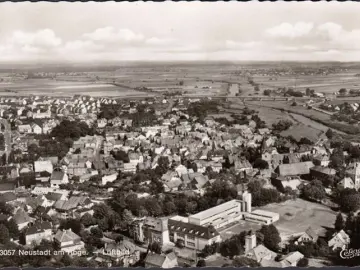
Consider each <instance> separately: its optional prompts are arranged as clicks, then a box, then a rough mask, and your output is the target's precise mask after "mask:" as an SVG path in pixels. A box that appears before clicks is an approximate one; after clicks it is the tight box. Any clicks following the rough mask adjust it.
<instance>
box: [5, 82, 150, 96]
mask: <svg viewBox="0 0 360 270" xmlns="http://www.w3.org/2000/svg"><path fill="white" fill-rule="evenodd" d="M29 94H33V95H54V96H73V95H74V94H83V95H91V96H103V97H105V96H139V95H145V94H144V92H140V91H135V90H132V89H128V88H124V87H118V86H114V85H111V84H106V83H91V82H90V83H89V82H79V81H56V80H50V79H29V80H23V81H19V82H13V83H2V84H0V95H2V96H14V95H19V96H22V95H29Z"/></svg>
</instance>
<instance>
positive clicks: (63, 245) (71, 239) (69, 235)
mask: <svg viewBox="0 0 360 270" xmlns="http://www.w3.org/2000/svg"><path fill="white" fill-rule="evenodd" d="M54 241H55V242H57V243H58V244H59V245H60V249H61V250H62V251H65V252H72V251H75V250H81V249H83V248H84V247H85V244H84V242H82V241H81V237H80V236H78V235H77V234H76V233H74V232H73V231H72V230H71V229H69V230H58V231H57V233H56V234H55V236H54Z"/></svg>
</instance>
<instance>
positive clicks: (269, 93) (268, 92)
mask: <svg viewBox="0 0 360 270" xmlns="http://www.w3.org/2000/svg"><path fill="white" fill-rule="evenodd" d="M271 92H272V91H271V90H270V89H265V90H264V92H263V93H264V96H270V95H271Z"/></svg>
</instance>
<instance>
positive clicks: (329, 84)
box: [253, 70, 360, 95]
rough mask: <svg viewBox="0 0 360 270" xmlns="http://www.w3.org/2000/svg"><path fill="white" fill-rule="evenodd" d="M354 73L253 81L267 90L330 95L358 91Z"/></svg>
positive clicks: (257, 77)
mask: <svg viewBox="0 0 360 270" xmlns="http://www.w3.org/2000/svg"><path fill="white" fill-rule="evenodd" d="M357 73H358V72H356V71H353V70H352V71H349V72H342V73H336V74H329V75H299V76H295V75H292V76H280V77H276V79H275V80H270V78H273V77H268V76H254V77H253V78H254V81H255V82H256V83H259V84H260V85H262V86H264V87H268V88H269V89H274V88H275V89H277V88H278V87H287V88H288V87H292V88H296V90H299V91H305V89H306V88H311V89H314V90H315V91H316V92H322V93H326V94H328V95H331V94H333V93H335V92H338V91H339V90H340V89H341V88H346V89H360V78H359V77H355V74H357Z"/></svg>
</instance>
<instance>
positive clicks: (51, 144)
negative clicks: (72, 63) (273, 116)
mask: <svg viewBox="0 0 360 270" xmlns="http://www.w3.org/2000/svg"><path fill="white" fill-rule="evenodd" d="M223 102H224V101H222V100H212V99H211V98H202V99H200V98H181V97H180V98H178V97H168V98H166V97H165V98H164V97H149V98H144V99H137V100H131V99H116V98H105V97H103V98H95V97H90V96H79V95H76V96H74V97H72V98H65V97H63V98H56V97H45V96H29V97H26V98H23V97H2V98H0V117H1V120H0V125H1V136H0V144H1V145H0V171H1V174H0V175H1V181H0V245H1V249H0V255H1V257H0V265H1V266H2V267H7V266H19V267H26V266H32V267H50V266H51V267H65V266H78V267H116V266H125V267H138V266H140V267H146V268H150V267H160V268H172V267H177V266H182V267H188V266H197V267H205V266H218V267H222V266H236V267H240V266H251V267H257V266H267V267H290V266H302V267H306V266H317V264H316V263H318V262H319V261H320V262H321V263H322V264H321V265H322V266H324V265H344V264H346V265H348V266H351V265H356V263H357V262H356V260H357V258H353V259H351V260H342V259H341V258H340V257H339V253H340V251H341V250H344V249H347V248H349V247H354V248H355V247H356V245H357V243H359V241H358V237H359V234H358V232H359V229H360V222H359V221H360V219H359V218H358V215H357V213H358V211H359V209H360V194H359V193H358V189H359V187H360V162H359V159H360V148H359V145H358V144H357V143H354V142H351V141H349V140H347V139H346V138H344V137H342V136H341V134H337V133H336V132H334V131H332V130H331V129H329V130H328V131H327V132H324V133H323V134H321V135H320V136H319V137H318V138H317V139H316V140H315V141H312V140H309V139H308V138H301V139H300V140H298V141H297V140H295V139H294V138H292V137H282V136H280V132H281V131H283V130H286V129H287V128H289V127H290V126H291V123H288V122H286V121H287V120H279V122H278V123H276V124H273V125H271V126H270V125H268V124H267V123H265V122H264V121H262V120H261V118H260V117H259V116H258V114H257V112H256V111H255V110H250V109H248V108H246V107H245V108H244V109H243V110H242V111H241V112H239V113H236V114H235V113H234V114H231V115H230V114H224V113H223V112H222V110H221V108H222V105H223V104H222V103H223ZM347 106H348V107H349V109H353V110H354V111H356V110H357V109H358V104H357V105H355V104H350V105H347ZM354 106H357V107H356V108H355V107H354ZM342 108H343V107H342V106H336V107H335V108H334V111H340V110H342ZM323 109H329V108H327V107H326V108H325V105H323ZM306 203H309V205H310V204H311V205H312V207H315V206H319V207H320V206H321V207H324V209H325V207H326V209H328V210H327V211H328V212H329V213H330V212H331V213H335V214H334V219H333V220H332V221H331V224H326V228H324V226H322V224H323V223H322V222H321V219H322V216H320V214H318V215H315V214H314V215H313V216H311V217H310V218H308V219H307V220H300V221H299V223H303V222H306V227H304V230H301V231H298V232H296V233H295V232H293V229H294V227H296V226H297V224H293V226H292V227H291V226H289V224H290V223H291V222H292V221H291V220H292V219H291V217H292V215H296V214H297V213H295V212H292V211H291V210H286V211H282V210H281V209H283V208H286V207H287V205H288V204H289V205H290V204H291V205H294V204H296V205H297V206H298V208H299V209H300V210H299V211H300V212H301V211H302V210H301V207H302V204H306ZM289 209H290V208H289ZM311 209H313V208H311ZM334 209H335V210H334ZM314 211H315V210H314ZM321 215H324V218H325V216H326V215H330V214H328V213H327V212H322V213H321ZM319 224H320V225H321V226H320V225H319ZM287 226H288V227H287ZM320 227H321V228H320ZM10 251H11V252H10ZM25 251H26V252H25ZM30 251H31V252H33V253H34V254H35V255H31V254H30V253H31V252H30ZM1 253H3V254H1ZM24 254H28V255H24ZM29 254H30V255H29Z"/></svg>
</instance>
